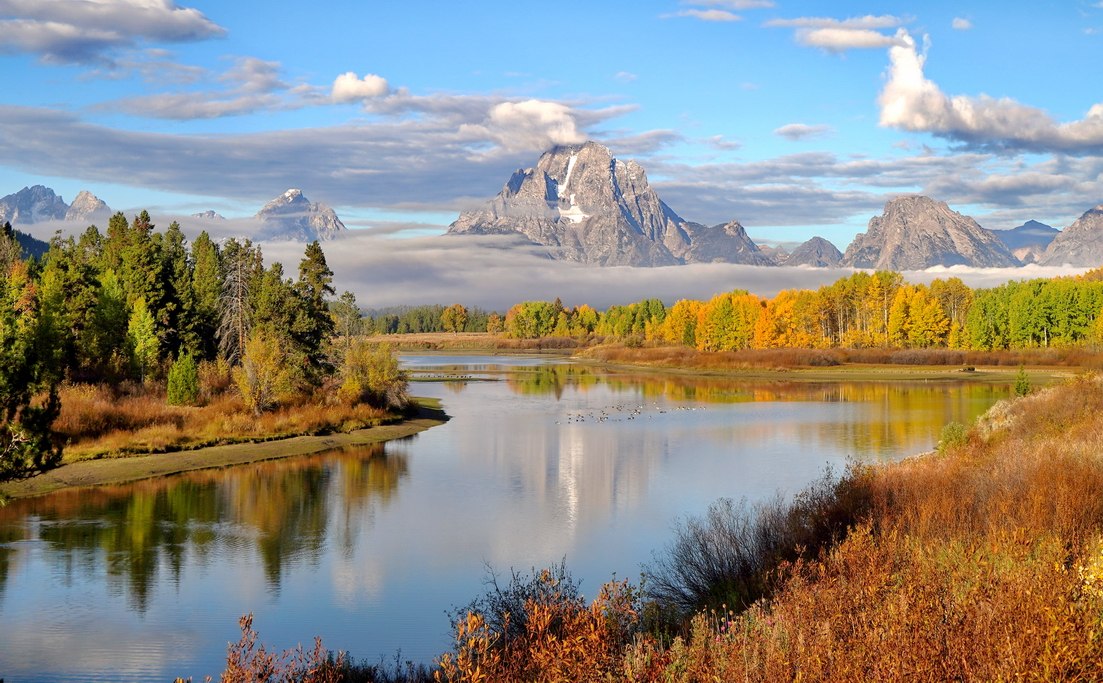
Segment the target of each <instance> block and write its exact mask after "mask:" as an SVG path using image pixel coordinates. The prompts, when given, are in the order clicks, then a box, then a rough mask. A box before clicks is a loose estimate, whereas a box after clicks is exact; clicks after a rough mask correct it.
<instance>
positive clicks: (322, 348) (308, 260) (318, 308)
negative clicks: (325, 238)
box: [292, 240, 335, 385]
mask: <svg viewBox="0 0 1103 683" xmlns="http://www.w3.org/2000/svg"><path fill="white" fill-rule="evenodd" d="M295 288H296V291H297V292H298V294H299V296H300V297H301V300H302V303H303V305H302V306H300V307H299V310H298V316H297V319H296V321H295V323H294V325H293V326H292V331H293V334H294V336H295V340H296V341H297V342H298V345H299V347H300V349H301V350H302V352H303V353H304V354H305V356H306V361H307V368H306V369H307V373H306V375H307V376H306V379H307V381H308V382H310V383H311V384H314V385H318V384H320V383H321V381H322V378H323V377H325V376H326V375H329V374H331V373H332V372H333V366H332V365H331V364H330V362H329V359H328V357H327V354H326V345H327V344H328V343H329V342H330V340H331V339H332V338H333V335H334V332H335V326H334V323H333V318H332V317H330V315H329V305H328V304H327V303H326V295H333V294H334V293H335V290H334V289H333V271H332V270H330V269H329V265H328V264H327V263H326V256H325V254H324V253H323V252H322V247H321V245H320V244H318V241H317V240H314V241H313V242H311V243H310V244H308V245H307V246H306V252H305V254H304V255H303V259H302V261H300V262H299V280H298V282H297V283H296V284H295Z"/></svg>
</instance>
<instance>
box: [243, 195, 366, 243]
mask: <svg viewBox="0 0 1103 683" xmlns="http://www.w3.org/2000/svg"><path fill="white" fill-rule="evenodd" d="M256 218H257V219H258V220H260V221H261V222H262V223H263V224H264V227H263V228H262V229H261V232H260V234H259V235H258V236H257V238H258V239H262V240H293V241H298V242H313V241H314V240H323V241H324V240H330V239H333V238H335V237H337V235H339V234H340V233H342V232H344V231H345V230H346V228H345V224H344V223H342V222H341V219H340V218H338V217H337V214H336V213H335V212H334V211H333V209H331V208H329V207H328V206H326V205H325V204H320V203H317V202H314V203H312V202H311V201H310V200H309V199H307V198H306V197H305V196H303V193H302V190H297V189H290V190H288V191H287V192H284V193H283V194H281V195H280V196H279V197H276V198H275V199H273V200H272V201H270V202H268V203H267V204H265V205H264V208H262V209H261V210H260V211H258V212H257V215H256Z"/></svg>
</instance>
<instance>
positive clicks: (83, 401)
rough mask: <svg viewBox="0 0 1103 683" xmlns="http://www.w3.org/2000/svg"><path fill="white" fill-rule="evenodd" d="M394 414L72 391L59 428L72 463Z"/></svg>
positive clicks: (366, 422)
mask: <svg viewBox="0 0 1103 683" xmlns="http://www.w3.org/2000/svg"><path fill="white" fill-rule="evenodd" d="M393 418H394V416H392V415H389V414H388V413H387V412H385V411H383V410H380V409H378V408H373V407H371V406H369V405H367V404H363V403H361V404H354V405H345V404H341V403H337V402H326V401H324V400H321V399H317V398H314V397H311V399H304V400H303V401H300V402H298V403H293V404H289V405H283V406H280V407H279V408H278V409H276V410H274V411H271V412H268V413H264V414H262V415H260V416H259V417H258V416H254V415H253V413H252V411H250V410H247V409H246V408H245V406H244V405H243V404H242V402H241V400H240V398H238V397H237V396H235V395H233V394H232V393H220V394H216V395H214V396H212V397H211V398H210V399H209V401H208V402H207V404H206V405H204V406H199V407H190V406H172V405H168V403H167V402H166V401H165V396H164V393H163V391H161V390H160V388H159V387H156V386H154V387H149V388H141V387H136V386H124V387H122V388H119V389H113V388H111V387H107V386H104V385H85V384H76V385H67V386H65V387H63V388H62V390H61V414H60V415H59V416H58V419H57V421H56V422H55V423H54V430H55V431H57V432H58V433H59V435H60V436H61V438H62V439H64V440H65V441H66V442H67V445H66V448H65V458H66V460H68V461H72V460H80V459H84V458H90V457H103V456H110V455H118V454H126V453H157V452H164V451H169V450H180V449H187V448H196V447H200V446H205V445H212V444H219V443H231V442H235V441H246V440H257V439H271V438H280V437H286V436H294V435H300V434H321V433H328V432H334V431H342V432H347V431H351V430H354V429H361V428H365V427H370V426H372V425H376V424H381V423H384V422H386V421H388V420H391V419H393Z"/></svg>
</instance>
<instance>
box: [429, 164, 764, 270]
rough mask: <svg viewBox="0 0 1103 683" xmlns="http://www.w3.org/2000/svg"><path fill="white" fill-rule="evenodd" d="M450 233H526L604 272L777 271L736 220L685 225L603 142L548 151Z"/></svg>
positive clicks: (635, 167)
mask: <svg viewBox="0 0 1103 683" xmlns="http://www.w3.org/2000/svg"><path fill="white" fill-rule="evenodd" d="M448 234H451V235H464V234H483V235H487V234H520V235H523V236H524V237H525V238H527V239H528V240H529V241H531V242H533V243H534V244H538V245H542V246H544V247H546V248H547V249H548V253H549V255H551V256H552V257H553V258H557V259H561V260H566V261H576V262H579V263H587V264H592V265H600V266H666V265H675V264H680V263H709V262H725V263H748V264H753V265H771V264H773V261H772V260H771V259H770V258H769V257H768V256H766V255H765V254H763V253H762V252H761V250H759V248H758V245H756V244H755V243H754V242H753V241H752V240H751V239H750V238H749V237H747V233H746V231H745V230H744V229H743V226H742V225H740V224H739V223H738V222H737V221H729V222H727V223H723V224H720V225H714V226H711V227H707V226H704V225H701V224H700V223H691V222H688V221H686V220H685V219H683V218H682V217H681V216H679V215H678V214H677V213H675V212H674V211H673V210H672V209H671V208H670V207H669V206H667V205H666V204H665V203H664V202H663V201H662V200H661V199H660V198H659V196H658V194H657V193H656V192H655V190H654V189H653V188H652V187H651V186H650V184H649V183H648V181H647V174H646V172H645V171H644V169H643V167H642V166H640V165H639V164H638V163H636V162H635V161H631V160H629V161H622V160H620V159H617V158H615V157H613V155H612V153H611V152H610V151H609V149H608V148H607V147H605V146H604V145H600V144H598V143H596V142H586V143H583V144H580V145H563V146H559V147H555V148H553V149H551V150H549V151H547V152H545V153H544V154H543V155H541V156H540V159H539V160H538V161H537V163H536V166H535V167H533V168H529V169H518V170H517V171H516V172H515V173H514V174H513V175H512V176H511V177H510V179H509V180H508V181H507V182H506V184H505V186H504V187H503V188H502V190H501V191H500V192H499V193H498V195H497V196H496V197H495V198H493V199H491V200H490V201H489V202H487V204H486V205H485V206H484V207H483V208H481V209H476V210H473V211H464V212H463V213H461V214H460V216H459V218H457V219H456V220H455V221H454V222H453V223H452V224H451V225H450V226H449V227H448Z"/></svg>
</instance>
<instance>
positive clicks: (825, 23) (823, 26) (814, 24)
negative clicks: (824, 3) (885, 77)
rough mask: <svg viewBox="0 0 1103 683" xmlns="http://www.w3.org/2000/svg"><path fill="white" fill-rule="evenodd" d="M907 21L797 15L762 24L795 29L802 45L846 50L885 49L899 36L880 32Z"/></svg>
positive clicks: (886, 17)
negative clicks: (792, 17)
mask: <svg viewBox="0 0 1103 683" xmlns="http://www.w3.org/2000/svg"><path fill="white" fill-rule="evenodd" d="M906 22H907V20H905V19H902V18H900V17H897V16H893V15H891V14H877V15H875V14H867V15H865V16H861V17H850V18H848V19H834V18H831V17H796V18H794V19H771V20H770V21H767V22H766V23H765V24H763V25H764V26H769V27H774V28H794V29H796V34H795V37H796V40H797V42H798V43H800V44H801V45H806V46H808V47H818V48H820V49H822V50H827V51H828V52H836V53H838V52H845V51H846V50H853V49H866V50H868V49H876V48H886V47H891V46H893V45H897V44H899V42H900V41H899V36H898V35H897V36H892V35H887V34H884V33H881V32H880V31H881V30H884V29H889V28H896V27H898V26H900V25H902V24H904V23H906Z"/></svg>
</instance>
